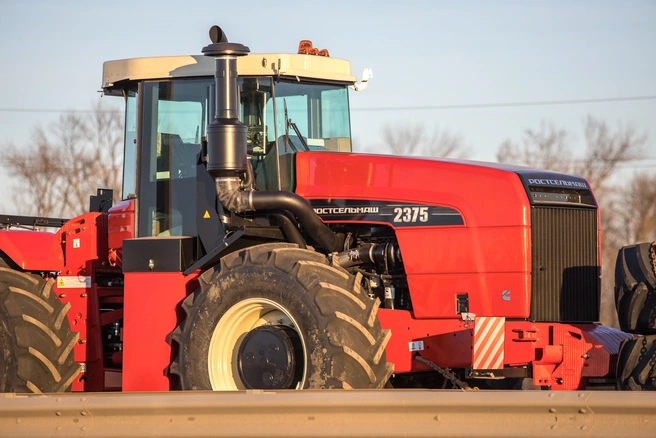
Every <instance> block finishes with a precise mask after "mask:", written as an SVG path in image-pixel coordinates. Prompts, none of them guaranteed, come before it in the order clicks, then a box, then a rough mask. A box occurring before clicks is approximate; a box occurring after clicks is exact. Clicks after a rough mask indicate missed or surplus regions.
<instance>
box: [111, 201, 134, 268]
mask: <svg viewBox="0 0 656 438" xmlns="http://www.w3.org/2000/svg"><path fill="white" fill-rule="evenodd" d="M134 222H135V215H134V199H128V200H126V201H121V202H119V203H118V204H116V205H115V206H113V207H112V208H110V209H109V218H108V234H109V235H108V238H107V246H108V247H109V262H110V263H111V265H112V266H119V267H121V266H122V264H123V263H122V258H123V240H125V239H132V238H133V237H134V236H135V233H134Z"/></svg>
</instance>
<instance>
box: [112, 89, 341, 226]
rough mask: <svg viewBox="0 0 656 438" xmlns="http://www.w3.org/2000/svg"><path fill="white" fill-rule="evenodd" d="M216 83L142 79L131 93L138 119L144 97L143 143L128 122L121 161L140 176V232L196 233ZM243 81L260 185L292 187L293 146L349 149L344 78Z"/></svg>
mask: <svg viewBox="0 0 656 438" xmlns="http://www.w3.org/2000/svg"><path fill="white" fill-rule="evenodd" d="M212 84H213V79H212V78H197V79H192V78H187V79H178V80H165V81H145V82H143V83H142V84H141V87H140V90H139V93H138V95H134V96H133V97H130V98H128V100H127V105H128V108H127V111H126V114H127V113H129V114H130V115H129V117H130V118H132V117H133V118H134V119H136V118H137V108H139V106H138V105H137V102H136V100H137V99H139V101H140V102H141V106H140V108H139V109H140V111H141V114H140V115H141V118H140V119H139V133H140V135H137V136H136V137H137V139H138V140H137V142H138V148H137V151H135V144H134V143H135V135H133V134H132V132H134V131H132V130H133V129H135V128H134V127H135V126H136V123H131V124H130V126H131V128H130V135H127V133H126V160H125V167H124V181H128V182H129V181H137V184H136V185H137V186H138V187H136V192H137V193H136V194H137V197H138V199H139V226H138V229H139V232H138V234H139V236H159V235H174V236H181V235H186V236H195V235H196V207H195V205H196V202H195V201H196V200H195V193H196V188H195V184H196V164H197V156H198V153H199V152H200V148H201V142H202V138H203V137H204V136H205V135H206V129H207V125H208V124H209V122H210V120H211V117H213V115H211V114H210V105H209V102H210V99H209V96H212V89H211V86H212ZM238 84H239V93H240V103H241V106H240V119H241V121H242V123H244V124H245V125H246V126H247V128H248V133H247V144H248V148H249V151H250V155H251V163H252V165H253V169H254V172H255V181H256V184H257V188H258V189H259V190H280V189H282V190H292V189H293V179H294V168H293V166H294V160H293V155H294V153H296V152H301V151H307V150H311V151H342V152H350V151H351V132H350V122H349V113H348V92H347V88H346V86H345V85H342V86H338V85H329V84H307V83H296V82H294V83H291V82H290V83H287V82H276V83H274V82H273V80H272V79H271V78H268V77H265V78H239V81H238ZM128 155H130V156H132V157H135V156H137V155H138V160H135V159H134V158H133V159H131V160H130V159H127V157H128ZM135 161H136V162H138V167H139V168H138V169H136V166H135ZM127 185H128V186H129V187H125V188H124V196H125V195H130V196H132V193H135V188H134V185H135V184H134V183H131V184H127Z"/></svg>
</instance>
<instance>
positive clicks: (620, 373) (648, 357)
mask: <svg viewBox="0 0 656 438" xmlns="http://www.w3.org/2000/svg"><path fill="white" fill-rule="evenodd" d="M617 386H618V389H620V390H625V391H656V335H651V336H640V337H638V338H633V339H625V340H624V341H622V344H621V345H620V353H619V356H618V359H617Z"/></svg>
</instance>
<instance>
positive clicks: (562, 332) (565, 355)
mask: <svg viewBox="0 0 656 438" xmlns="http://www.w3.org/2000/svg"><path fill="white" fill-rule="evenodd" d="M378 316H379V318H380V322H381V325H382V326H383V328H385V329H391V331H392V337H391V339H390V341H389V343H388V345H387V349H386V354H387V360H388V361H389V362H392V363H393V364H394V372H396V373H405V372H412V371H425V370H427V367H426V366H425V365H424V364H422V363H420V362H417V361H414V360H413V357H414V355H415V354H417V353H418V354H421V355H422V356H423V357H424V358H426V359H428V360H430V361H432V362H435V363H436V364H437V365H439V366H441V367H449V368H468V367H471V366H472V348H473V342H474V337H473V332H474V329H475V323H474V322H473V321H469V322H465V321H462V320H455V319H433V320H428V319H414V318H413V317H412V314H411V313H410V312H408V311H404V310H387V309H380V310H379V312H378ZM628 336H630V335H627V334H626V333H623V332H621V331H619V330H616V329H612V328H609V327H603V326H599V325H596V324H577V325H572V324H556V323H553V324H550V323H532V322H526V321H506V329H505V342H504V364H505V365H506V366H512V367H522V366H525V365H528V364H532V369H533V381H534V384H535V385H536V386H550V387H551V389H554V390H574V389H580V388H583V387H584V386H585V384H586V378H588V377H608V376H613V375H614V372H615V369H614V363H615V362H616V361H617V351H618V350H617V349H618V346H619V343H620V342H621V340H622V339H624V338H626V337H628ZM415 341H424V350H423V351H418V352H413V351H410V348H409V343H410V342H415Z"/></svg>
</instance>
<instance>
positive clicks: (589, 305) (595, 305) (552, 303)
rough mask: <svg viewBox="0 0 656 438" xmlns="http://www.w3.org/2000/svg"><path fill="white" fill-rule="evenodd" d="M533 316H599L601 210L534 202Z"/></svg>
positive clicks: (541, 318) (547, 318) (569, 319)
mask: <svg viewBox="0 0 656 438" xmlns="http://www.w3.org/2000/svg"><path fill="white" fill-rule="evenodd" d="M531 242H532V248H531V255H532V261H533V262H532V271H533V275H532V289H531V295H532V296H531V317H530V319H531V320H532V321H552V322H596V321H599V293H600V280H599V275H600V273H601V269H600V266H599V242H598V235H597V210H596V209H592V208H564V207H542V206H534V207H531Z"/></svg>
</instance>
